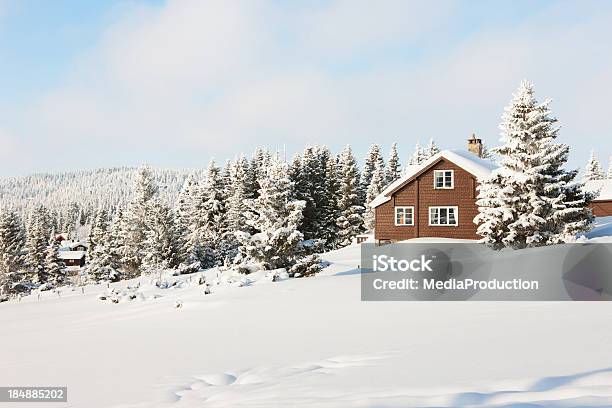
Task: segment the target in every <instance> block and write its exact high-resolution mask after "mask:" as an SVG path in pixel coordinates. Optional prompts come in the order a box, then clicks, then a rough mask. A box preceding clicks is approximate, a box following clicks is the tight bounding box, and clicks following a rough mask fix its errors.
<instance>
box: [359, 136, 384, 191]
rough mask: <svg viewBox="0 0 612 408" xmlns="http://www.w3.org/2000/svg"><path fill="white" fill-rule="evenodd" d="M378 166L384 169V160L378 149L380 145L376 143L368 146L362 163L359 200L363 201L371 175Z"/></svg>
mask: <svg viewBox="0 0 612 408" xmlns="http://www.w3.org/2000/svg"><path fill="white" fill-rule="evenodd" d="M377 167H379V168H381V169H383V170H384V168H385V161H384V159H383V156H382V154H381V151H380V146H379V145H377V144H373V145H371V146H370V150H368V153H367V155H366V158H365V162H364V165H363V171H362V173H361V180H360V183H359V198H360V199H361V202H362V203H363V202H365V200H366V195H367V192H368V187H369V186H370V183H371V182H372V175H373V174H374V171H375V170H376V168H377Z"/></svg>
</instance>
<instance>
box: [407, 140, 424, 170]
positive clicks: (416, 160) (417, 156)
mask: <svg viewBox="0 0 612 408" xmlns="http://www.w3.org/2000/svg"><path fill="white" fill-rule="evenodd" d="M425 160H427V153H426V152H425V150H424V149H423V148H422V147H421V143H420V142H416V145H415V146H414V153H412V157H410V161H409V162H408V165H409V166H417V165H419V164H421V163H423V162H424V161H425Z"/></svg>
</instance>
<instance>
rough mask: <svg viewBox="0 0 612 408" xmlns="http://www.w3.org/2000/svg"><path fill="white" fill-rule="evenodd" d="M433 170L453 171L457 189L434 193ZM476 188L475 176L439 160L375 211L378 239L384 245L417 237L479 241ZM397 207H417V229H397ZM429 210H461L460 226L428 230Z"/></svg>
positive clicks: (436, 227)
mask: <svg viewBox="0 0 612 408" xmlns="http://www.w3.org/2000/svg"><path fill="white" fill-rule="evenodd" d="M434 170H453V171H454V188H453V189H449V190H445V189H434ZM476 185H477V183H476V179H475V177H474V176H473V175H471V174H470V173H468V172H467V171H465V170H463V169H462V168H461V167H459V166H457V165H455V164H454V163H452V162H450V161H448V160H446V159H442V160H440V161H439V162H437V163H436V164H435V165H433V166H432V167H430V168H429V169H427V171H425V172H424V173H422V174H420V175H419V176H417V178H416V179H415V180H412V181H411V182H410V183H408V184H407V185H405V186H404V187H402V188H401V189H400V190H398V191H397V192H395V194H393V196H392V197H391V200H389V201H387V202H386V203H384V204H381V205H380V206H378V207H377V208H376V211H375V214H376V225H375V234H374V237H375V239H377V240H385V241H386V240H389V241H398V240H404V239H410V238H418V237H443V238H456V239H478V238H479V236H478V235H477V234H476V228H477V225H476V224H474V221H473V220H474V217H475V216H476V215H477V214H478V208H477V207H476ZM395 206H414V207H415V226H396V225H395V212H394V207H395ZM430 206H457V207H459V216H458V220H459V225H457V226H429V207H430Z"/></svg>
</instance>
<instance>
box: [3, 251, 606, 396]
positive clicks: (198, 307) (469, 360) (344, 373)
mask: <svg viewBox="0 0 612 408" xmlns="http://www.w3.org/2000/svg"><path fill="white" fill-rule="evenodd" d="M323 258H324V259H326V260H328V261H330V262H331V263H332V264H331V265H330V266H329V267H328V268H327V269H325V270H324V272H323V273H321V274H320V275H318V276H316V277H314V278H305V279H288V280H283V281H280V282H272V281H271V279H270V278H269V277H266V276H265V274H263V273H260V274H256V275H254V276H251V275H249V276H248V277H246V278H244V277H243V279H242V282H240V279H236V281H235V282H234V283H230V284H223V285H218V286H214V287H213V288H212V290H213V293H212V294H210V295H204V294H203V290H204V287H203V286H201V285H199V284H198V279H197V275H194V276H192V277H187V276H181V277H170V276H168V277H167V278H166V280H167V281H169V282H173V281H175V280H176V281H177V283H176V285H175V286H172V287H169V288H167V289H160V288H158V287H155V286H153V285H151V278H143V279H141V280H140V281H141V285H140V288H138V289H136V290H129V289H127V286H128V285H129V286H135V285H136V284H137V283H136V282H135V281H130V282H120V283H116V284H113V285H111V287H112V288H115V289H116V292H118V293H119V295H120V296H118V299H119V302H118V303H112V302H111V301H110V300H105V301H103V300H99V299H98V295H99V294H100V293H103V292H106V291H107V289H106V286H105V285H99V286H88V287H86V288H85V293H81V291H80V290H77V291H74V292H72V291H63V292H61V293H60V294H59V295H58V294H56V293H51V292H44V293H43V294H42V296H41V299H40V300H38V297H37V296H36V295H32V296H29V297H27V298H24V299H22V300H21V302H7V303H3V304H0V327H1V330H2V334H1V341H0V385H15V386H16V385H67V386H68V390H69V391H68V399H69V402H68V403H67V404H61V403H51V404H42V403H37V404H36V406H38V407H44V406H49V407H62V406H70V407H83V408H94V407H143V408H144V407H177V408H178V407H262V408H263V407H266V408H267V407H353V406H354V407H407V406H410V407H413V406H437V407H441V406H468V405H469V406H477V407H501V406H503V407H509V406H513V407H537V406H546V407H568V406H612V348H611V347H610V344H612V319H611V318H610V317H611V316H612V303H608V302H601V303H580V302H558V303H557V302H537V303H535V302H534V303H527V302H508V303H505V302H377V303H376V302H362V301H360V277H359V274H358V273H357V269H356V268H357V265H358V263H359V248H358V247H356V246H354V247H349V248H345V249H342V250H339V251H334V252H331V253H328V254H325V255H324V256H323ZM207 275H208V281H209V282H212V281H213V280H214V279H216V278H215V277H216V271H209V272H207ZM220 279H221V280H222V281H224V282H226V281H227V276H221V277H220ZM132 293H134V294H135V295H136V296H135V299H133V300H129V297H130V294H132ZM132 297H133V296H132ZM177 302H178V303H182V307H180V308H177V307H175V306H176V304H177ZM13 405H15V404H13ZM17 405H19V404H17ZM17 405H15V406H17ZM0 406H2V404H1V403H0ZM11 406H12V405H11Z"/></svg>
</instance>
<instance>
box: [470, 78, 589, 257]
mask: <svg viewBox="0 0 612 408" xmlns="http://www.w3.org/2000/svg"><path fill="white" fill-rule="evenodd" d="M549 104H550V101H545V102H544V103H541V104H540V103H538V102H537V101H536V99H535V97H534V92H533V86H532V85H531V84H530V83H529V82H527V81H523V82H522V83H521V85H520V87H519V89H518V91H517V93H516V94H515V95H514V98H513V99H512V102H511V103H510V105H509V106H508V107H507V108H506V110H505V113H504V115H503V118H502V119H503V120H502V123H501V125H500V129H501V134H502V138H501V141H502V143H503V145H502V146H501V147H498V148H496V149H495V150H494V151H495V153H497V154H498V155H499V157H500V165H501V167H500V168H498V169H496V170H494V171H493V172H492V174H491V176H490V177H488V178H487V179H484V180H482V181H481V185H480V189H479V195H478V201H477V205H478V206H479V211H480V213H479V215H478V216H476V218H475V220H474V221H475V222H476V223H477V224H479V226H478V230H477V231H478V234H480V235H481V236H482V237H483V238H482V240H481V242H483V243H486V244H488V245H490V246H491V247H494V248H501V247H505V246H509V247H512V248H516V249H518V248H525V247H533V246H542V245H551V244H556V243H561V242H567V241H571V240H572V239H573V237H574V236H575V234H577V233H580V232H585V231H588V230H589V229H590V227H591V224H592V222H593V216H592V214H591V210H590V209H589V208H588V204H589V201H590V200H591V199H592V196H591V195H590V194H586V193H584V192H583V191H582V187H583V186H582V184H581V183H578V182H575V178H576V175H577V171H575V170H574V171H566V170H565V169H563V166H564V164H565V163H566V162H567V157H568V154H569V147H568V146H567V145H565V144H558V143H555V139H556V138H557V134H558V132H559V128H558V127H556V122H557V120H556V119H555V118H553V117H552V116H551V114H550V110H549V108H548V106H549Z"/></svg>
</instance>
